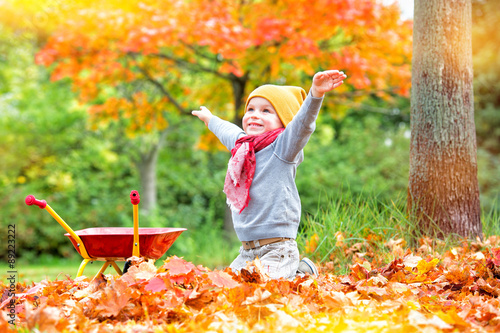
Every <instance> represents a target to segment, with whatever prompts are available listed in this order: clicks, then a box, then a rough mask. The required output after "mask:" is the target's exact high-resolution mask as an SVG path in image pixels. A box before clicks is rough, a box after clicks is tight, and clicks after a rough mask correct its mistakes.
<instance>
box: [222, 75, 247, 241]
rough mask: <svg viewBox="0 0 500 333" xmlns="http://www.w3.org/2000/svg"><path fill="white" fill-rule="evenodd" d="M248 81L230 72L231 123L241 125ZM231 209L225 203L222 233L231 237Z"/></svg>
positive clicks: (232, 228)
mask: <svg viewBox="0 0 500 333" xmlns="http://www.w3.org/2000/svg"><path fill="white" fill-rule="evenodd" d="M247 82H248V74H245V75H244V76H243V77H237V76H235V75H233V74H231V86H232V88H233V103H234V115H233V123H234V124H236V125H238V126H240V127H241V126H242V122H241V120H242V118H241V117H240V115H239V111H240V109H241V107H242V106H243V105H244V102H243V97H244V95H245V86H246V84H247ZM231 215H232V214H231V209H230V208H229V206H227V205H226V211H225V214H224V234H225V236H226V237H227V238H232V237H233V235H234V226H233V219H232V216H231Z"/></svg>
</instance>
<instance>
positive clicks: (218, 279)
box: [208, 271, 238, 288]
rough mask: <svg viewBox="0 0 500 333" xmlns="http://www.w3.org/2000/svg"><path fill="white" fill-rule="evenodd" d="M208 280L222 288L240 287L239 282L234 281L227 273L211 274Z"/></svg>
mask: <svg viewBox="0 0 500 333" xmlns="http://www.w3.org/2000/svg"><path fill="white" fill-rule="evenodd" d="M208 278H209V279H210V280H211V281H212V282H213V284H215V285H216V286H217V287H220V288H234V287H236V286H238V282H237V281H235V280H233V278H232V277H231V275H229V274H228V273H226V272H221V271H215V272H209V273H208Z"/></svg>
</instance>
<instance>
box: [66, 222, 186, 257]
mask: <svg viewBox="0 0 500 333" xmlns="http://www.w3.org/2000/svg"><path fill="white" fill-rule="evenodd" d="M185 230H186V229H181V228H139V243H140V256H141V257H143V258H146V259H154V260H157V259H159V258H160V257H161V256H163V255H164V254H165V252H167V250H168V249H169V248H170V247H171V246H172V244H173V243H174V242H175V240H176V239H177V237H179V236H180V234H181V233H182V232H183V231H185ZM75 233H76V234H77V235H78V236H79V237H80V239H81V240H82V242H83V244H85V248H86V249H87V253H88V254H89V256H90V257H92V258H97V259H98V260H99V259H100V260H110V259H112V260H118V261H120V260H122V261H124V260H127V258H130V257H132V249H133V243H134V229H133V228H89V229H82V230H77V231H75ZM64 236H67V237H68V238H69V239H70V241H71V243H73V246H74V247H75V249H76V250H77V251H78V253H80V246H78V241H77V240H75V239H74V238H73V237H71V235H70V234H69V233H66V234H64ZM80 254H81V253H80Z"/></svg>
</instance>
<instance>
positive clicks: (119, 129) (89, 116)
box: [0, 0, 500, 265]
mask: <svg viewBox="0 0 500 333" xmlns="http://www.w3.org/2000/svg"><path fill="white" fill-rule="evenodd" d="M0 3H2V8H3V10H2V12H1V13H0V29H1V30H0V38H1V43H0V133H1V134H2V138H3V140H2V141H1V142H0V154H1V156H2V163H1V165H0V186H1V187H2V189H3V198H4V200H3V202H4V205H3V207H2V210H1V212H2V224H7V223H16V225H17V226H18V229H19V230H22V232H21V231H20V232H19V234H18V240H17V242H18V248H19V252H18V253H19V256H24V257H25V258H28V259H29V258H30V257H34V256H39V255H40V254H50V255H57V256H62V257H66V256H72V255H75V251H74V250H73V249H72V248H71V244H69V242H68V241H67V240H66V239H65V238H64V237H63V236H62V234H63V230H62V229H61V228H60V226H59V225H58V224H57V223H56V222H55V221H53V219H52V217H50V216H48V214H40V212H39V211H34V210H33V207H26V206H25V205H24V197H25V196H26V195H27V194H34V195H36V196H37V197H40V198H44V199H46V200H47V201H48V202H49V203H50V204H51V205H52V207H53V208H54V209H55V210H56V211H57V212H58V213H59V214H60V215H61V216H62V217H63V218H64V219H65V220H66V221H67V222H68V224H70V226H71V227H72V228H74V229H82V228H86V227H94V226H129V225H131V219H132V210H131V207H129V206H128V205H127V199H128V193H130V190H131V189H137V190H139V191H145V190H146V186H147V185H145V182H144V175H143V174H142V175H141V167H140V166H141V162H145V161H147V159H148V157H149V158H151V157H154V156H153V155H154V154H156V157H154V159H156V161H157V162H156V163H155V166H156V171H155V172H156V177H155V179H156V182H157V183H156V188H157V196H156V197H157V199H156V207H157V208H156V209H155V208H153V206H154V204H153V205H152V206H151V207H150V209H149V215H148V216H147V217H146V216H143V217H141V225H142V226H145V227H154V226H162V227H166V226H173V227H177V226H182V227H187V228H188V229H189V231H188V232H186V233H184V234H183V235H182V236H181V238H179V241H177V242H176V243H175V244H174V246H173V248H172V249H171V250H170V253H175V254H178V255H180V256H184V257H185V258H186V259H188V260H194V261H195V262H199V263H210V265H223V264H227V262H228V261H229V260H230V259H231V258H232V257H233V256H234V252H231V251H234V250H235V249H236V248H237V243H236V242H235V241H222V238H221V233H222V229H223V221H224V215H225V199H224V194H223V193H222V184H223V180H224V175H225V171H226V166H227V158H228V155H227V152H225V151H223V150H220V148H219V147H218V146H217V145H216V141H215V140H214V138H213V137H211V136H210V134H208V133H207V132H206V129H205V128H204V127H203V125H202V124H200V123H199V122H196V121H195V120H194V119H192V118H191V116H187V115H185V113H188V112H189V111H190V110H191V109H195V108H196V109H197V108H198V107H199V105H206V106H207V107H209V108H210V109H211V110H212V111H213V112H215V113H217V114H220V115H221V116H222V117H224V118H226V119H230V120H233V121H235V122H238V119H239V117H241V111H242V110H241V109H240V106H241V105H240V104H239V103H240V102H241V100H242V99H244V98H245V97H244V96H245V95H246V94H248V93H249V92H250V91H251V90H252V89H253V88H255V87H256V86H258V85H260V84H263V83H267V82H269V83H277V84H296V85H300V86H303V87H304V88H306V89H308V88H309V86H310V80H311V75H312V74H313V73H314V72H315V71H317V70H321V69H326V68H329V67H333V68H338V69H342V70H344V71H345V72H346V73H347V74H348V76H349V84H348V85H346V87H344V88H343V90H340V91H337V92H335V93H333V94H331V95H330V96H328V98H327V100H325V106H324V110H323V112H322V114H321V116H320V119H319V120H318V127H317V131H316V133H315V134H314V135H313V137H312V138H311V142H310V143H309V144H308V146H307V147H306V150H305V155H306V158H305V161H304V163H303V164H302V165H301V167H300V172H299V176H298V178H297V184H298V187H299V191H300V193H301V198H302V201H303V214H304V216H308V215H310V214H315V213H316V212H317V211H318V209H321V208H322V207H324V206H326V205H328V204H329V202H331V201H339V200H343V199H344V198H343V193H345V192H346V191H350V193H352V194H353V195H356V196H358V195H359V196H361V197H366V198H377V199H378V200H379V201H380V202H381V205H383V203H386V202H390V201H391V200H394V201H396V198H398V197H400V196H401V194H405V192H406V189H407V184H408V159H409V156H408V154H409V95H408V93H409V83H410V76H409V74H410V68H409V66H410V63H411V27H412V24H411V22H404V21H403V20H401V19H400V17H399V13H398V8H397V6H396V5H393V6H381V5H379V4H375V1H368V0H366V1H348V0H339V1H333V2H323V1H317V2H314V3H311V2H302V1H269V2H268V1H261V2H256V3H254V2H239V1H229V0H228V1H212V2H210V3H209V4H208V2H206V1H202V0H199V1H191V2H166V1H162V2H158V1H152V0H151V1H142V2H134V1H132V2H128V3H127V4H119V3H118V1H106V2H97V3H94V4H92V5H89V4H88V2H87V1H72V2H69V3H63V2H58V1H45V2H44V1H31V0H20V1H16V5H15V6H14V5H13V3H14V2H10V1H5V0H3V1H0ZM327 4H330V6H331V7H327ZM186 6H194V7H193V8H191V9H190V8H188V7H186ZM273 6H274V7H273ZM304 6H305V7H304ZM473 6H474V7H473V11H474V25H473V29H474V30H473V34H474V36H476V35H477V34H481V33H483V34H484V35H485V36H487V35H488V33H486V32H485V31H486V29H489V25H490V24H491V22H495V21H494V20H497V21H496V22H498V15H500V14H496V12H495V11H493V10H491V8H490V7H488V6H494V5H492V4H490V2H488V1H478V2H474V4H473ZM306 7H307V10H304V8H306ZM479 8H483V9H482V10H481V11H477V10H476V9H479ZM188 10H191V11H190V13H191V14H192V15H185V13H186V12H187V11H188ZM262 13H264V14H262ZM484 17H487V18H484ZM181 20H182V21H181ZM290 22H292V23H290ZM318 22H323V23H324V24H321V25H320V24H318ZM483 25H484V26H483ZM482 26H483V28H481V27H482ZM319 28H321V29H319ZM481 29H484V30H481ZM489 35H490V37H491V38H494V37H493V36H494V35H492V34H491V33H489ZM474 38H476V37H473V42H474ZM497 45H498V43H493V42H492V43H478V44H474V49H473V51H474V66H475V72H474V73H475V80H476V81H477V80H481V82H483V81H484V80H485V78H481V77H482V75H484V76H485V77H489V75H497V76H498V75H499V72H498V70H492V68H493V67H492V66H494V65H488V63H490V62H491V61H492V60H491V57H492V54H495V55H497V54H498V52H496V49H495V48H497V47H498V46H497ZM35 59H36V62H35ZM481 63H483V64H484V65H483V67H481V65H480V64H481ZM476 64H479V65H476ZM497 65H498V62H497ZM476 66H479V67H476ZM497 67H498V66H497ZM480 68H483V69H482V70H481V69H480ZM492 72H495V73H492ZM476 81H475V86H478V84H477V83H476ZM495 86H498V84H497V83H496V82H495ZM490 88H491V87H490V86H489V85H487V84H485V85H484V88H483V89H477V90H476V102H477V103H478V104H477V105H476V117H477V118H476V122H477V123H478V135H479V136H478V145H479V152H478V163H479V181H480V188H481V196H482V197H481V200H482V203H484V204H483V208H485V209H490V208H491V207H492V206H493V203H494V202H495V198H497V197H498V189H499V188H500V181H499V180H498V175H499V172H498V171H500V170H499V168H500V162H499V159H498V155H497V151H495V150H494V149H492V148H491V147H490V146H489V145H490V144H487V143H486V141H488V140H487V139H488V138H490V137H491V134H490V133H491V132H492V131H494V130H495V128H493V127H489V125H491V124H492V123H493V122H494V121H496V120H495V119H496V118H497V116H496V115H497V113H496V112H495V111H496V110H497V109H498V104H494V102H492V101H494V97H492V96H496V97H497V99H498V94H497V93H496V92H495V91H492V90H491V89H490ZM483 94H484V96H483ZM488 110H489V111H488ZM480 124H483V125H480ZM481 126H482V127H481ZM483 127H484V128H483ZM481 133H484V134H481ZM497 142H498V141H497ZM159 148H161V149H159ZM141 179H142V182H141ZM141 194H142V192H141ZM152 202H153V203H154V200H153V201H152ZM144 208H147V207H144ZM42 213H43V212H42Z"/></svg>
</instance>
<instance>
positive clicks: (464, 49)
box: [408, 0, 482, 237]
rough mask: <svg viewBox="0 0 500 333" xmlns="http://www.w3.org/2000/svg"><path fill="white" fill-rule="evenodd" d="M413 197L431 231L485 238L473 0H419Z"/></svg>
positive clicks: (415, 33)
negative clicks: (478, 155)
mask: <svg viewBox="0 0 500 333" xmlns="http://www.w3.org/2000/svg"><path fill="white" fill-rule="evenodd" d="M413 29H414V30H413V64H412V94H411V95H412V96H411V133H412V137H411V145H410V175H409V187H408V203H409V209H410V211H411V212H412V213H413V214H415V215H414V216H415V217H416V218H417V221H418V225H419V228H420V230H421V231H423V232H424V233H430V232H433V233H435V235H437V236H445V235H448V234H452V233H454V234H458V235H460V236H463V237H474V236H480V237H481V236H482V226H481V219H480V206H479V186H478V180H477V158H476V150H477V148H476V132H475V124H474V95H473V86H472V80H473V71H472V45H471V0H430V1H429V0H415V10H414V28H413Z"/></svg>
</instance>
